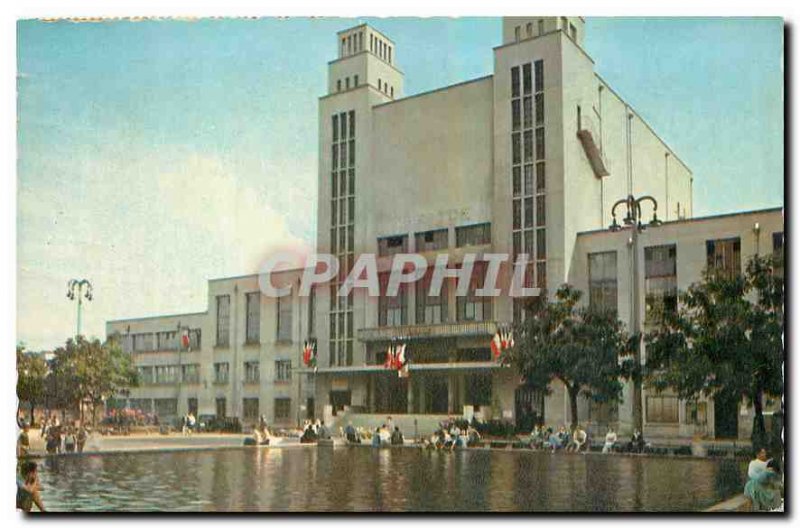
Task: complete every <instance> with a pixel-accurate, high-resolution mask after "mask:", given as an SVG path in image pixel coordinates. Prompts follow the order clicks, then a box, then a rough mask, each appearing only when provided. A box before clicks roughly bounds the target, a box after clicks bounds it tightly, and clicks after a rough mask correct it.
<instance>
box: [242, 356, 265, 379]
mask: <svg viewBox="0 0 800 528" xmlns="http://www.w3.org/2000/svg"><path fill="white" fill-rule="evenodd" d="M260 380H261V366H260V363H259V362H258V361H245V362H244V382H245V383H258V382H259V381H260Z"/></svg>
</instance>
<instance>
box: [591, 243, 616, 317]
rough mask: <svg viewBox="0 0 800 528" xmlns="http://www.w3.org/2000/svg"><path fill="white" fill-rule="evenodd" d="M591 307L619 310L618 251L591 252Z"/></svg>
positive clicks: (594, 308)
mask: <svg viewBox="0 0 800 528" xmlns="http://www.w3.org/2000/svg"><path fill="white" fill-rule="evenodd" d="M589 307H590V308H591V309H593V310H612V311H614V312H616V311H617V252H616V251H606V252H603V253H590V254H589Z"/></svg>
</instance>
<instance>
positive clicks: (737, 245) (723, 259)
mask: <svg viewBox="0 0 800 528" xmlns="http://www.w3.org/2000/svg"><path fill="white" fill-rule="evenodd" d="M741 253H742V250H741V242H740V241H739V237H735V238H727V239H722V240H708V241H707V242H706V258H707V260H706V263H707V265H708V270H709V271H711V272H712V273H716V274H721V275H722V276H725V277H735V276H737V275H739V274H740V273H741V272H742V255H741Z"/></svg>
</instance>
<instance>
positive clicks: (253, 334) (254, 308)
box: [245, 292, 261, 343]
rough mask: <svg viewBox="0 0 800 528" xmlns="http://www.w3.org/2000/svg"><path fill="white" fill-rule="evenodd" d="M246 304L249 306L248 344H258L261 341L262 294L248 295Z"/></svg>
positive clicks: (247, 321)
mask: <svg viewBox="0 0 800 528" xmlns="http://www.w3.org/2000/svg"><path fill="white" fill-rule="evenodd" d="M245 302H246V304H247V307H246V310H247V320H246V322H245V326H246V328H245V334H246V335H245V339H246V342H247V343H258V342H259V341H260V340H261V292H251V293H248V294H246V295H245Z"/></svg>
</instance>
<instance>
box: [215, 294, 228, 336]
mask: <svg viewBox="0 0 800 528" xmlns="http://www.w3.org/2000/svg"><path fill="white" fill-rule="evenodd" d="M230 315H231V296H230V295H217V346H220V347H226V346H228V345H230V334H229V332H230Z"/></svg>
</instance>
